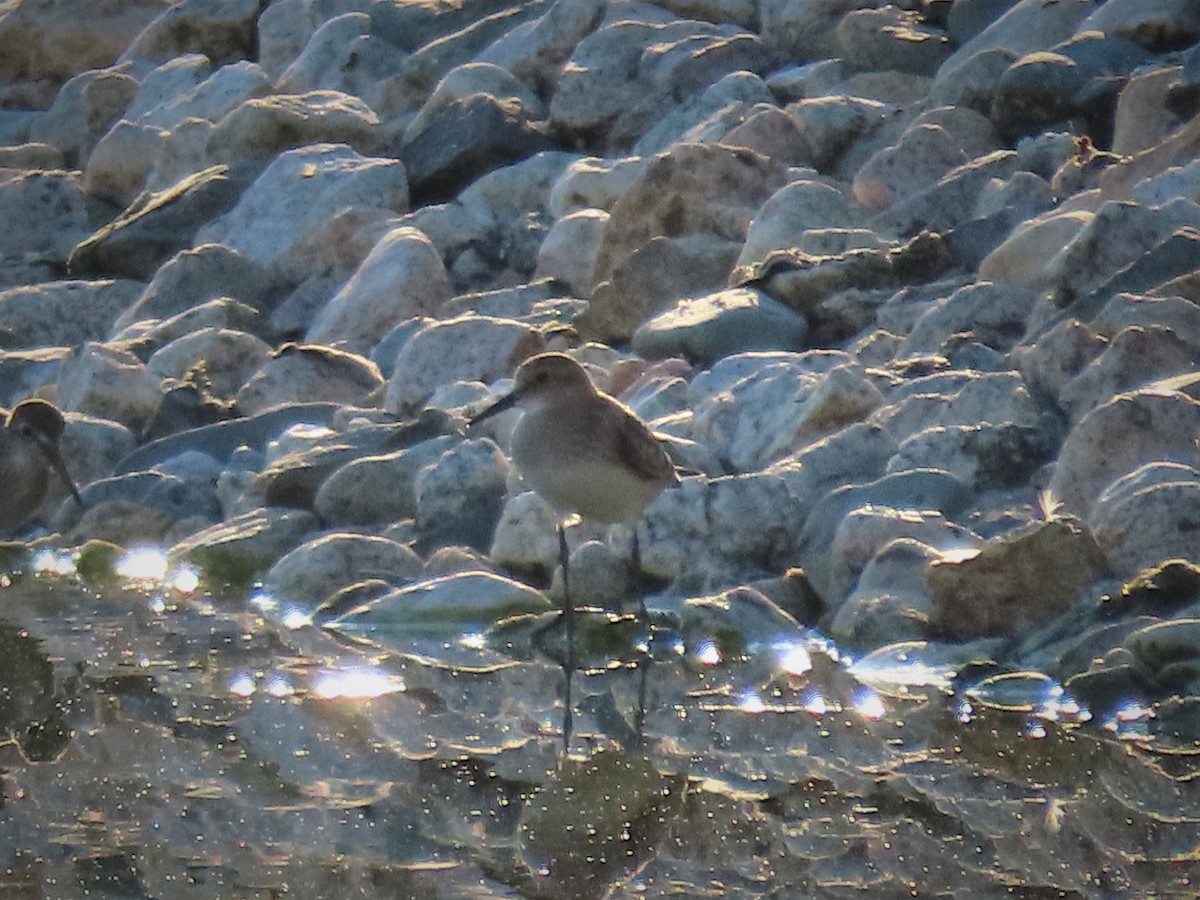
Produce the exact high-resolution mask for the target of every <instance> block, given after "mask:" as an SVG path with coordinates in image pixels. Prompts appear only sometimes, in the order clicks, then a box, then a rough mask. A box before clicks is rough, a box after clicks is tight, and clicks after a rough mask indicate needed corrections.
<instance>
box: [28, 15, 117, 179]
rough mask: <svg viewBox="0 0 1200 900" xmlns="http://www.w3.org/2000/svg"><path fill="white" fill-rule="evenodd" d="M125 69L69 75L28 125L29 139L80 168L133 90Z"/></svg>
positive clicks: (107, 69) (90, 70)
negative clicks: (49, 147)
mask: <svg viewBox="0 0 1200 900" xmlns="http://www.w3.org/2000/svg"><path fill="white" fill-rule="evenodd" d="M7 21H8V19H7V18H6V19H5V22H7ZM129 68H130V67H129V66H112V67H110V68H104V69H89V70H88V71H86V72H81V73H80V74H78V75H76V76H75V77H73V78H71V79H70V80H69V81H67V83H66V84H64V85H63V86H62V88H61V89H60V90H59V92H58V96H56V97H55V98H54V103H53V105H51V107H50V109H48V110H46V112H45V113H44V114H43V115H41V116H39V117H38V118H37V119H35V120H34V121H33V122H32V123H31V124H30V127H29V137H30V139H31V140H34V141H40V142H44V143H47V144H53V145H54V146H55V147H58V148H59V149H60V150H61V151H62V152H63V155H64V156H65V157H66V158H67V161H68V162H69V163H70V164H71V165H72V166H76V167H79V168H82V167H83V165H84V163H86V162H87V157H88V154H89V153H91V152H92V148H93V147H95V146H96V141H98V140H99V139H100V136H101V135H102V134H104V132H106V131H108V129H109V128H110V127H111V126H112V125H113V124H114V123H115V122H116V121H117V119H119V118H120V117H121V113H122V111H123V110H124V109H125V107H126V106H127V105H128V104H129V101H130V100H132V99H133V97H134V95H135V94H136V93H137V90H138V83H137V79H135V78H134V77H133V76H132V75H131V74H130V73H129Z"/></svg>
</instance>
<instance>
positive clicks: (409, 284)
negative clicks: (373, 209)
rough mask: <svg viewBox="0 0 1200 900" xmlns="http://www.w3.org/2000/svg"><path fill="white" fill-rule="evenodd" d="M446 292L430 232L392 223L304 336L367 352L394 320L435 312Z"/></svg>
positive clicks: (447, 295) (443, 272)
mask: <svg viewBox="0 0 1200 900" xmlns="http://www.w3.org/2000/svg"><path fill="white" fill-rule="evenodd" d="M450 296H451V288H450V278H449V276H448V275H447V274H446V268H445V266H444V265H442V258H441V254H439V253H438V251H437V249H436V248H435V247H434V246H433V244H432V242H430V240H429V238H427V237H426V236H425V235H424V234H422V233H421V232H420V231H418V230H417V229H415V228H408V227H402V228H396V229H394V230H392V231H389V232H388V233H387V234H386V235H384V236H383V238H382V239H381V240H380V241H379V243H378V244H376V245H375V247H374V248H373V249H372V250H371V252H370V253H369V254H367V258H366V259H364V260H363V261H362V265H360V266H359V267H358V269H357V270H356V271H355V273H354V274H353V275H352V276H351V277H350V280H349V281H347V282H346V283H345V284H344V285H343V286H342V288H341V289H340V290H339V291H338V292H337V293H336V294H335V295H334V296H333V298H332V299H331V300H330V301H329V302H328V303H327V304H325V306H324V308H323V309H322V310H321V311H320V312H319V313H318V314H317V318H316V319H315V320H314V321H313V323H312V325H311V326H310V327H309V329H308V334H307V336H306V339H307V340H308V341H310V342H311V343H316V344H330V345H338V346H343V347H345V348H347V349H349V350H354V351H356V352H368V351H369V350H370V349H371V347H372V346H373V345H374V344H375V343H377V342H378V341H379V340H380V339H381V338H382V337H383V336H384V335H385V334H387V332H388V331H389V330H390V329H391V328H392V327H393V326H395V325H397V324H399V323H401V322H403V321H405V320H406V319H411V318H414V317H416V316H422V315H433V314H435V313H436V312H437V309H438V307H439V306H441V305H442V304H443V303H445V302H446V301H447V300H449V299H450Z"/></svg>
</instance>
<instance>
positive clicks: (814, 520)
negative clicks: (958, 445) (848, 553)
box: [796, 469, 969, 601]
mask: <svg viewBox="0 0 1200 900" xmlns="http://www.w3.org/2000/svg"><path fill="white" fill-rule="evenodd" d="M968 496H969V494H968V490H967V486H966V485H965V484H963V482H961V481H959V480H958V479H957V478H955V477H954V476H952V475H950V474H949V473H948V472H943V471H939V470H936V469H924V470H909V471H907V472H897V473H895V474H892V475H885V476H883V477H882V478H879V479H876V480H874V481H868V482H865V483H858V484H847V485H843V486H841V487H839V488H837V489H835V490H834V491H832V492H830V493H828V494H826V495H825V496H824V497H822V498H821V499H820V500H819V501H818V502H817V503H816V504H814V505H813V506H812V507H811V508H810V509H809V510H808V513H807V518H806V519H805V521H804V527H803V529H802V530H801V532H800V536H799V539H798V540H797V545H796V553H797V558H798V561H799V563H800V565H802V566H803V567H804V568H805V569H806V570H808V569H809V568H812V567H820V566H821V565H822V561H823V560H824V559H825V558H826V554H828V552H829V548H830V547H832V546H833V540H834V536H835V535H836V533H837V528H838V526H839V525H840V524H841V521H842V519H843V518H845V516H846V515H847V514H849V513H850V512H851V511H852V510H855V509H859V508H861V507H863V506H868V505H872V504H873V505H877V506H888V507H892V508H895V509H901V510H903V509H920V510H937V511H939V512H941V513H942V514H943V515H945V516H947V517H952V516H953V515H954V514H955V513H956V512H957V511H958V510H960V509H962V508H963V506H964V505H965V504H966V502H967V498H968ZM824 599H826V600H827V601H828V599H829V598H824Z"/></svg>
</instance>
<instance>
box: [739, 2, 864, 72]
mask: <svg viewBox="0 0 1200 900" xmlns="http://www.w3.org/2000/svg"><path fill="white" fill-rule="evenodd" d="M873 6H874V4H873V3H871V2H870V0H830V2H826V3H797V2H795V0H766V2H764V3H763V4H762V8H761V11H760V13H759V15H760V16H761V27H762V33H763V35H765V36H766V37H767V38H768V41H769V43H768V46H770V47H771V49H773V50H775V51H777V52H779V53H781V54H783V55H784V56H786V57H787V58H789V59H797V60H811V59H828V58H830V57H836V56H841V55H842V48H841V45H840V42H839V41H838V39H837V25H838V22H840V21H841V19H842V17H843V16H845V15H846V14H847V13H849V12H852V11H853V10H856V9H868V8H872V7H873Z"/></svg>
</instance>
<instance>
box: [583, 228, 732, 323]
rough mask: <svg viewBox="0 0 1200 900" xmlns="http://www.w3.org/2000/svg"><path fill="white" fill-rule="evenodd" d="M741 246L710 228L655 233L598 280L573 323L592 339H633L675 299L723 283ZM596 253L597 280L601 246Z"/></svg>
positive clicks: (708, 290)
mask: <svg viewBox="0 0 1200 900" xmlns="http://www.w3.org/2000/svg"><path fill="white" fill-rule="evenodd" d="M611 224H612V220H611V217H610V219H609V225H608V226H606V227H605V229H604V232H605V234H604V235H602V236H601V244H600V248H601V249H602V248H603V247H604V244H605V242H606V235H607V234H608V231H609V230H610V229H609V226H611ZM739 247H740V243H739V242H737V241H732V240H727V239H725V238H721V237H718V236H716V235H711V234H688V235H683V236H682V237H664V236H662V235H659V236H656V237H652V238H650V239H649V240H648V241H647V242H646V243H645V244H643V245H642V246H640V247H638V248H636V249H635V250H633V251H632V252H631V253H629V254H628V255H627V256H626V257H625V258H624V259H623V260H621V262H619V263H618V264H617V266H616V267H615V268H614V269H613V270H612V271H611V272H610V273H609V274H608V275H607V276H606V280H604V281H601V282H600V283H599V284H597V285H596V287H595V289H594V290H593V291H592V292H591V296H590V298H589V300H588V305H587V307H586V308H585V309H584V310H583V311H582V312H580V313H579V315H578V316H576V317H575V319H574V320H573V321H572V323H571V324H572V325H573V326H574V328H575V329H576V330H577V331H578V332H579V334H580V335H581V336H582V337H584V338H586V339H589V340H600V341H607V342H608V343H612V344H619V343H622V342H624V341H628V340H629V339H630V338H631V337H632V336H633V333H634V332H635V331H636V330H637V328H638V326H639V325H641V324H642V323H643V322H644V321H646V320H647V319H649V318H650V317H651V316H653V315H654V314H655V313H658V312H662V311H663V310H666V309H670V308H671V306H672V305H673V304H674V303H675V301H676V300H679V299H681V298H683V297H694V296H697V295H702V294H707V293H711V292H712V291H719V290H721V289H722V288H724V287H725V286H726V282H727V280H728V278H729V273H730V270H732V269H733V266H734V262H735V261H736V259H737V254H738V249H739ZM596 256H597V259H596V262H594V263H593V268H592V272H593V274H592V279H593V281H595V280H596V279H597V278H599V277H600V276H599V274H598V269H599V256H600V249H598V250H597V253H596Z"/></svg>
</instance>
